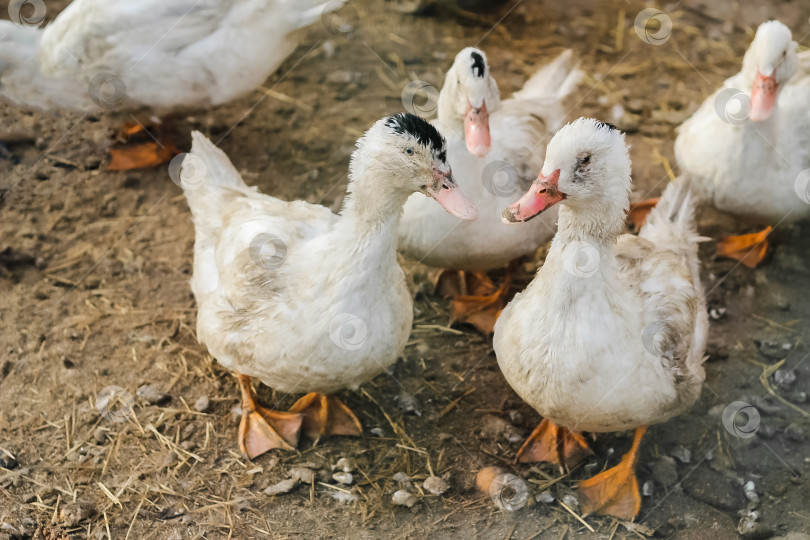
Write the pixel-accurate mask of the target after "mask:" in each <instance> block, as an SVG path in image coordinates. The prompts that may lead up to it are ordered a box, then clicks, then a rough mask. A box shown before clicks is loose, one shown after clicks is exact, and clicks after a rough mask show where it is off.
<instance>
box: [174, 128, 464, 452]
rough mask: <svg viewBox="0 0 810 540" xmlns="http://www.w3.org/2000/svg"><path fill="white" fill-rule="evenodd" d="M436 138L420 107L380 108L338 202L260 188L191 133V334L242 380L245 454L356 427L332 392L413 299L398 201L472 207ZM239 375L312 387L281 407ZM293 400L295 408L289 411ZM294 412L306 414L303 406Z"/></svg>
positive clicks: (186, 170)
mask: <svg viewBox="0 0 810 540" xmlns="http://www.w3.org/2000/svg"><path fill="white" fill-rule="evenodd" d="M445 154H446V147H445V141H444V139H443V138H442V137H441V135H440V134H439V132H438V131H437V130H436V129H435V128H434V127H433V126H431V125H430V124H429V123H427V122H425V121H424V120H422V119H421V118H419V117H417V116H413V115H408V114H399V115H396V116H392V117H388V118H384V119H382V120H380V121H378V122H377V123H375V124H374V125H373V126H372V127H371V128H370V129H369V130H368V131H367V132H366V134H365V135H364V136H363V137H362V138H361V139H360V140H359V141H358V143H357V150H356V151H355V152H354V154H353V155H352V159H351V165H350V173H349V176H350V180H349V187H348V192H349V193H348V195H347V197H346V200H345V202H344V205H343V209H342V211H341V214H340V215H335V214H333V213H332V212H331V211H329V209H327V208H325V207H323V206H319V205H313V204H309V203H306V202H303V201H294V202H286V201H282V200H279V199H276V198H274V197H270V196H268V195H262V194H261V193H259V192H257V191H256V190H255V189H251V188H249V187H248V186H246V185H245V183H244V182H243V181H242V179H241V177H240V176H239V173H238V172H237V171H236V169H234V167H233V166H232V165H231V163H230V161H228V158H227V157H226V156H225V154H224V153H223V152H221V151H220V150H219V149H217V148H216V147H215V146H214V145H213V144H212V143H211V142H210V141H209V140H208V139H206V138H205V137H204V136H203V135H201V134H200V133H198V132H194V134H193V146H192V151H191V154H190V156H187V157H186V158H185V159H184V161H183V166H182V169H181V176H180V178H181V183H182V184H183V187H184V189H185V195H186V199H187V200H188V204H189V207H190V208H191V212H192V215H193V219H194V227H195V230H196V240H195V244H194V275H193V277H192V280H191V286H192V290H193V291H194V296H195V297H196V299H197V304H198V315H197V335H198V338H199V339H200V341H201V342H202V343H204V344H205V345H206V346H207V347H208V350H209V351H210V352H211V354H212V355H213V356H214V357H215V358H216V359H217V360H218V361H219V362H220V363H221V364H223V365H224V366H225V367H227V368H229V369H232V370H234V371H236V372H237V373H238V378H239V383H240V388H241V390H242V396H243V404H242V423H241V425H240V430H239V443H240V448H241V450H242V452H243V453H245V454H246V455H248V456H249V457H253V456H256V455H259V454H261V453H263V452H265V451H267V450H268V449H270V448H286V449H290V448H291V447H293V446H295V444H296V443H297V438H298V429H299V428H300V427H301V425H302V421H303V429H304V432H305V434H308V435H310V436H314V437H318V436H320V435H324V434H359V433H360V430H361V426H360V422H359V421H358V420H357V418H356V417H355V416H354V415H353V414H352V413H351V411H349V410H348V408H346V406H345V405H343V404H342V403H341V402H340V401H339V400H338V399H337V398H336V397H334V396H328V397H327V396H326V395H325V394H330V393H332V392H335V391H337V390H340V389H343V388H351V389H355V388H357V387H358V386H359V385H360V384H362V383H364V382H366V381H368V380H370V379H371V378H372V377H374V376H375V375H378V374H379V373H381V372H382V371H384V370H385V369H386V368H387V367H388V366H389V365H391V364H392V363H393V362H394V361H395V360H396V358H397V356H398V355H399V354H400V353H401V352H402V350H403V348H404V347H405V343H406V341H407V339H408V335H409V334H410V331H411V321H412V316H413V310H412V299H411V295H410V293H409V292H408V289H407V288H406V286H405V281H404V275H403V272H402V270H401V269H400V267H399V265H398V263H397V258H396V257H397V256H396V231H397V226H398V224H399V220H400V215H401V213H402V205H403V204H404V203H405V201H406V199H407V198H408V196H410V195H411V194H412V193H414V192H416V191H419V192H422V193H424V194H425V195H427V196H429V197H431V198H432V199H434V200H436V201H437V202H438V203H439V204H441V205H442V206H444V207H445V209H447V211H449V212H451V213H453V214H454V215H457V216H459V217H461V218H464V219H474V218H475V215H476V212H475V208H474V207H473V206H472V205H471V204H470V203H469V201H467V200H466V199H465V198H464V197H463V196H462V195H461V193H460V191H459V190H458V189H457V186H456V184H455V182H454V180H453V176H452V172H451V170H450V166H449V165H448V164H447V163H446V161H445V159H444V156H445ZM250 377H257V378H258V379H259V380H261V381H262V382H264V383H265V384H267V385H269V386H271V387H273V388H275V389H277V390H280V391H282V392H290V393H292V392H303V391H306V392H311V393H310V394H309V395H307V396H305V397H303V398H301V399H300V400H299V401H298V402H297V403H296V405H295V406H294V407H293V408H292V409H291V412H287V413H280V412H275V411H270V410H268V409H265V408H262V407H260V406H258V405H256V403H255V401H254V395H253V393H252V390H251V388H250ZM299 413H300V414H299ZM302 414H303V416H302Z"/></svg>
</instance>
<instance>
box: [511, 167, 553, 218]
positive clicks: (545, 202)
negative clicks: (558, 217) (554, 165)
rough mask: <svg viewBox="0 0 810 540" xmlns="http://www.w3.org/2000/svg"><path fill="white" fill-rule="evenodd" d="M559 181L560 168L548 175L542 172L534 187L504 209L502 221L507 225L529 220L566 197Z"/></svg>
mask: <svg viewBox="0 0 810 540" xmlns="http://www.w3.org/2000/svg"><path fill="white" fill-rule="evenodd" d="M559 181H560V169H557V170H555V171H554V172H553V173H551V174H550V175H548V176H543V173H542V172H541V173H540V175H539V176H538V177H537V180H535V181H534V183H533V184H532V187H530V188H529V191H527V192H526V195H524V196H523V197H521V198H520V200H519V201H518V202H516V203H515V204H513V205H512V206H510V207H509V208H507V209H506V210H504V211H503V215H501V221H503V222H504V223H506V224H507V225H509V224H511V223H521V222H523V221H529V220H530V219H532V218H533V217H535V216H537V215H539V214H540V213H541V212H543V211H545V210H548V209H549V208H551V207H552V206H554V205H555V204H557V203H558V202H560V201H562V200H563V199H565V197H566V195H565V193H563V192H562V191H560V190H559V189H558V188H557V183H558V182H559Z"/></svg>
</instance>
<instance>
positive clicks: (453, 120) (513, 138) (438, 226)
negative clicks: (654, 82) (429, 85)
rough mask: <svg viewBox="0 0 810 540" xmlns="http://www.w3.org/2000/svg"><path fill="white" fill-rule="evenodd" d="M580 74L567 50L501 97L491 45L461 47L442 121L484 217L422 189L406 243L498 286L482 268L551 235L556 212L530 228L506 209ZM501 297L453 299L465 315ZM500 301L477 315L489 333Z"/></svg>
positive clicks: (402, 240) (411, 203) (421, 256)
mask: <svg viewBox="0 0 810 540" xmlns="http://www.w3.org/2000/svg"><path fill="white" fill-rule="evenodd" d="M581 76H582V73H581V72H580V71H579V70H577V69H576V68H575V66H574V65H573V53H572V52H571V51H570V50H567V51H565V52H563V53H562V54H560V56H559V57H557V58H556V59H555V60H554V61H553V62H551V63H550V64H548V65H546V66H545V67H543V68H542V69H540V70H539V71H538V72H537V73H535V74H534V75H533V76H532V77H531V78H530V79H529V80H528V81H527V82H526V84H525V85H524V86H523V89H522V90H520V91H519V92H516V93H515V94H514V95H513V96H512V97H511V98H510V99H507V100H504V101H500V95H499V92H498V86H497V84H496V82H495V80H494V79H493V78H492V76H491V75H490V68H489V64H488V63H487V57H486V55H485V54H484V52H483V51H481V50H479V49H476V48H473V47H468V48H466V49H464V50H462V51H461V52H460V53H458V55H457V56H456V58H455V61H454V62H453V66H452V67H451V68H450V70H449V71H448V72H447V76H446V78H445V82H444V86H443V87H442V90H441V93H440V94H439V101H438V119H437V120H436V121H435V124H436V126H437V127H438V128H439V130H440V131H441V132H442V133H443V134H445V136H446V137H447V140H448V154H447V158H448V161H449V163H450V164H451V165H452V167H453V171H455V174H456V177H457V178H458V181H459V184H460V185H461V186H462V189H463V191H464V194H465V195H467V196H468V197H470V200H472V201H473V202H474V203H475V205H476V207H477V208H478V211H479V219H478V220H476V221H471V222H464V223H461V222H459V221H458V220H454V219H453V218H452V217H450V216H447V215H444V214H446V213H445V212H441V211H439V212H436V211H435V210H436V209H435V208H433V206H435V205H431V204H430V202H429V201H428V200H427V199H426V198H425V197H422V196H421V195H419V194H416V195H414V196H412V197H411V198H410V199H409V200H408V202H407V203H406V204H405V214H404V217H403V219H402V224H401V226H400V234H399V249H400V250H401V251H403V252H404V253H406V254H408V255H410V256H411V257H413V258H415V259H418V260H419V261H421V262H423V263H425V264H427V265H429V266H434V267H439V268H448V269H454V270H460V271H468V272H479V274H478V275H477V279H478V280H480V281H483V282H485V283H489V284H490V285H491V282H489V280H488V278H487V277H486V275H484V274H481V273H480V272H482V271H486V270H491V269H495V268H501V267H504V266H506V265H507V264H508V263H509V262H510V261H512V260H514V259H517V258H519V257H521V256H523V255H526V254H529V253H533V252H534V251H535V250H536V249H537V248H538V247H539V246H540V245H542V244H544V243H545V242H547V241H548V240H550V239H551V237H552V236H553V235H554V228H555V222H556V211H552V212H549V213H548V214H547V215H544V216H543V217H542V218H540V219H537V220H536V221H535V222H534V223H532V224H531V225H528V226H526V227H523V228H511V227H509V228H507V227H502V226H501V223H500V219H501V212H502V211H503V209H504V208H505V207H506V206H507V205H508V204H509V203H510V202H512V200H514V197H515V196H516V195H518V194H519V193H522V192H523V191H525V189H526V188H528V186H529V185H530V184H531V180H532V178H534V175H535V173H536V171H537V170H538V168H539V167H540V164H541V163H542V162H543V153H544V150H545V143H546V141H547V138H548V137H549V136H550V134H552V133H553V132H554V131H555V130H556V129H557V128H558V127H559V126H560V125H561V123H562V121H563V116H564V111H563V109H562V102H563V100H564V99H565V98H566V97H567V96H568V95H569V94H570V93H571V91H572V90H573V89H574V88H575V86H576V84H577V83H578V82H579V80H580V78H581ZM448 218H450V219H448ZM507 283H508V280H507ZM507 286H508V285H507ZM493 288H494V287H493ZM503 289H504V287H503V286H502V287H501V290H503ZM498 298H501V295H495V298H489V299H487V298H482V299H480V300H481V302H475V301H474V299H473V298H466V299H465V301H464V306H462V305H459V304H457V303H455V302H454V304H455V305H454V311H455V312H456V315H457V316H459V318H462V319H463V318H465V314H464V313H462V312H463V311H464V309H462V308H466V309H467V310H468V313H475V312H476V311H478V310H480V309H481V308H482V307H484V306H487V305H492V303H493V300H494V299H498ZM476 304H477V305H476ZM493 307H494V309H490V310H489V311H490V312H491V315H492V316H490V317H484V318H483V320H481V319H478V322H480V323H481V324H477V326H479V328H481V329H482V330H484V331H485V332H487V333H488V332H491V331H492V325H493V324H494V315H495V314H496V313H497V310H498V309H499V308H500V307H503V306H502V304H500V305H498V302H497V301H496V302H495V303H494V306H493ZM470 322H474V323H475V322H477V320H476V319H470Z"/></svg>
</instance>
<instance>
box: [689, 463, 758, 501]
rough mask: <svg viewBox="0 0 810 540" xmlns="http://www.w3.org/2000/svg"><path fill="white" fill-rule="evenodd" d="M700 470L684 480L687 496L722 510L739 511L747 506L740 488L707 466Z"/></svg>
mask: <svg viewBox="0 0 810 540" xmlns="http://www.w3.org/2000/svg"><path fill="white" fill-rule="evenodd" d="M699 469H700V470H697V471H695V472H694V473H692V474H690V475H688V476H687V477H686V478H684V480H683V488H684V491H686V493H687V494H689V495H690V496H692V497H694V498H695V499H697V500H699V501H701V502H704V503H706V504H708V505H710V506H714V507H715V508H719V509H721V510H737V509H739V508H741V507H742V506H743V505H744V504H745V499H744V497H743V496H742V494H741V493H740V491H739V487H738V486H735V485H734V484H732V483H731V482H730V481H729V480H728V479H727V478H726V477H725V476H723V475H722V474H720V473H718V472H717V471H715V470H713V469H710V468H708V467H705V466H701V467H700V468H699Z"/></svg>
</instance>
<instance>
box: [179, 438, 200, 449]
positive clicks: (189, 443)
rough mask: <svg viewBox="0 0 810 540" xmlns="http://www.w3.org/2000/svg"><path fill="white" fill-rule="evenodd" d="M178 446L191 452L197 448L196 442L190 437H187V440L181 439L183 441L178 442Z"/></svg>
mask: <svg viewBox="0 0 810 540" xmlns="http://www.w3.org/2000/svg"><path fill="white" fill-rule="evenodd" d="M180 448H182V449H183V450H186V451H188V452H191V451H192V450H194V449H195V448H197V443H196V442H194V441H192V440H191V439H188V440H186V441H183V442H181V443H180Z"/></svg>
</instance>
